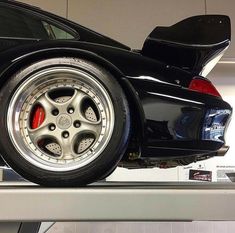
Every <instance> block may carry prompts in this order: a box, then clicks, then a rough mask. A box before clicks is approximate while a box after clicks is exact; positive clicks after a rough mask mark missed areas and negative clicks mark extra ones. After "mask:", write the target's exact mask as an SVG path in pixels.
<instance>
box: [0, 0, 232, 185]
mask: <svg viewBox="0 0 235 233" xmlns="http://www.w3.org/2000/svg"><path fill="white" fill-rule="evenodd" d="M229 43H230V20H229V18H228V17H227V16H223V15H202V16H195V17H191V18H188V19H185V20H183V21H181V22H179V23H177V24H175V25H173V26H171V27H157V28H155V29H154V30H153V31H152V32H151V34H150V35H149V36H148V38H147V39H146V40H145V42H144V45H143V48H142V50H132V49H130V48H128V47H127V46H125V45H123V44H121V43H119V42H117V41H115V40H112V39H110V38H108V37H106V36H103V35H100V34H98V33H96V32H94V31H91V30H89V29H87V28H85V27H83V26H80V25H78V24H76V23H73V22H71V21H69V20H66V19H64V18H61V17H59V16H56V15H53V14H51V13H48V12H45V11H42V10H40V9H38V8H35V7H32V6H29V5H25V4H22V3H19V2H15V1H0V61H1V62H0V88H1V91H0V105H1V111H0V126H1V134H0V135H1V136H0V153H1V155H2V157H3V159H4V161H5V162H6V163H7V164H8V165H9V166H10V167H12V168H13V169H14V170H15V171H16V172H18V173H19V174H20V175H22V176H23V177H25V178H26V179H28V180H30V181H33V182H36V183H38V184H42V185H46V186H75V185H84V184H87V183H90V182H93V181H96V180H99V179H103V178H105V177H106V176H108V175H109V174H110V173H111V172H112V171H113V170H114V169H115V168H116V167H117V166H123V167H126V168H148V167H155V166H158V167H161V168H168V167H173V166H178V165H186V164H189V163H191V162H194V161H198V160H203V159H207V158H210V157H213V156H217V155H224V154H225V153H226V151H227V149H228V147H227V146H225V140H224V135H225V131H226V128H227V125H228V122H229V120H230V118H231V113H232V108H231V106H230V105H229V104H228V103H226V102H224V101H223V99H222V97H221V96H220V94H219V92H218V91H217V90H216V88H215V87H214V86H213V84H212V83H211V82H210V81H209V80H208V79H206V78H205V77H203V76H206V75H207V73H208V72H209V71H210V70H211V69H212V68H213V66H214V65H215V64H216V62H217V61H218V60H219V58H220V57H221V56H222V55H223V53H224V51H225V50H226V48H227V47H228V46H229Z"/></svg>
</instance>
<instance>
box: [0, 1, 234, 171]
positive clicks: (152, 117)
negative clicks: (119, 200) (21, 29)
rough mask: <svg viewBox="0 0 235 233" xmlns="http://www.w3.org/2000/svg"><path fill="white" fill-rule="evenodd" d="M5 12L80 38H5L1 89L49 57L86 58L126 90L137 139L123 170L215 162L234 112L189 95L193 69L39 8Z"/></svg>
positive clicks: (0, 45) (0, 53)
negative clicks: (36, 19) (37, 18)
mask: <svg viewBox="0 0 235 233" xmlns="http://www.w3.org/2000/svg"><path fill="white" fill-rule="evenodd" d="M2 6H10V7H13V8H17V9H20V10H22V11H27V12H28V13H30V14H37V16H40V17H43V18H46V19H47V20H49V21H51V22H54V23H56V24H60V26H63V27H65V28H66V29H67V30H70V31H71V32H73V33H74V35H75V37H76V38H75V39H74V40H54V41H50V40H41V39H38V38H31V39H26V38H1V32H0V61H2V62H1V63H0V86H3V85H4V83H5V81H6V80H7V79H8V78H10V77H11V75H12V74H13V73H15V72H16V71H17V70H19V69H20V68H22V67H25V66H27V65H28V64H30V63H33V62H35V61H38V60H42V59H45V58H49V57H63V56H70V57H75V58H85V59H87V60H90V61H93V62H95V63H97V64H99V65H101V66H103V67H105V68H106V69H107V70H109V71H110V72H112V73H113V75H114V76H115V78H116V79H117V80H118V82H119V83H120V84H121V86H122V87H123V89H124V91H125V94H126V96H127V99H128V102H129V106H130V109H131V119H132V133H131V140H130V144H129V148H128V150H127V152H126V154H125V156H124V157H123V165H124V166H127V167H132V166H134V165H133V164H136V165H135V166H136V167H148V166H155V165H158V166H159V165H161V163H162V162H161V161H172V160H174V161H177V164H180V163H182V162H178V161H179V160H184V161H185V158H192V159H193V160H197V159H203V158H207V157H210V156H214V155H216V154H217V152H218V151H219V150H220V149H221V148H223V147H224V145H225V141H224V133H225V130H226V127H227V124H228V121H229V119H230V117H231V113H232V109H231V106H230V105H229V104H228V103H226V102H224V101H223V100H222V99H221V98H219V97H214V96H211V95H207V94H201V93H198V92H195V91H191V90H189V89H188V88H187V87H188V86H189V83H190V81H191V80H192V78H193V77H194V75H195V70H194V69H192V68H187V69H183V68H182V67H180V66H179V65H176V64H172V63H171V62H168V61H167V60H164V59H162V60H158V59H156V58H155V57H153V56H148V54H146V53H145V52H143V51H144V50H142V51H132V50H130V48H128V47H127V46H125V45H122V44H120V43H119V42H116V41H114V40H112V39H110V38H108V37H105V36H103V35H100V34H98V33H96V32H93V31H91V30H89V29H86V28H84V27H82V26H80V25H77V24H75V23H73V22H70V21H68V20H65V19H63V18H61V17H58V16H55V15H52V14H50V13H47V12H44V11H41V10H40V9H38V8H32V7H30V6H28V5H24V4H21V3H17V2H15V1H14V2H12V1H1V2H0V8H1V7H2ZM226 43H229V40H227V41H226ZM174 46H176V47H177V45H174ZM221 48H223V49H224V46H222V47H221ZM166 51H168V50H166ZM197 51H199V52H200V53H203V48H202V49H201V50H200V48H199V47H198V48H197ZM213 51H214V53H213ZM168 52H170V50H169V51H168ZM210 52H212V53H213V56H216V54H217V53H218V51H216V52H215V50H213V49H211V50H210ZM168 55H169V56H171V52H170V53H169V54H168ZM213 56H212V57H213ZM203 59H204V61H205V62H207V61H206V60H205V57H204V58H203ZM190 161H191V160H190Z"/></svg>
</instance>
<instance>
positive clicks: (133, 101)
mask: <svg viewBox="0 0 235 233" xmlns="http://www.w3.org/2000/svg"><path fill="white" fill-rule="evenodd" d="M55 57H75V58H82V59H86V60H89V61H91V62H94V63H96V64H98V65H100V66H102V67H103V68H105V69H106V70H108V71H109V72H110V73H112V75H113V76H114V77H115V78H116V80H117V81H118V82H119V84H120V85H121V87H122V88H123V90H124V92H125V94H126V97H127V100H128V103H129V107H130V110H131V119H132V122H133V126H134V127H132V135H133V136H134V137H135V139H134V141H136V140H137V141H138V143H136V147H137V144H138V147H139V145H142V144H143V138H144V125H145V115H144V111H143V107H142V105H141V102H140V99H139V97H138V94H137V92H136V91H135V89H134V87H133V86H132V84H131V83H130V82H129V81H128V79H127V78H126V77H125V75H124V74H123V73H122V72H121V71H120V70H119V69H118V68H117V67H116V66H115V65H113V64H112V63H111V62H109V61H108V60H106V59H104V58H103V57H101V56H99V55H97V54H95V53H93V52H89V51H85V50H80V49H75V48H61V47H60V48H47V49H42V50H37V51H33V52H31V53H28V54H25V55H23V56H20V57H18V58H17V59H15V60H13V61H12V62H11V64H10V65H9V66H8V67H7V68H6V69H5V70H4V71H3V72H2V73H1V74H0V77H1V85H4V82H6V80H7V79H8V78H9V77H11V75H12V74H14V73H15V72H17V71H18V70H20V69H21V68H23V67H25V66H27V65H28V64H32V63H34V62H37V61H40V60H42V59H48V58H55ZM138 149H139V148H138ZM140 149H141V148H140Z"/></svg>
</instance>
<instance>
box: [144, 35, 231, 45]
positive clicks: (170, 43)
mask: <svg viewBox="0 0 235 233" xmlns="http://www.w3.org/2000/svg"><path fill="white" fill-rule="evenodd" d="M147 39H148V40H151V41H155V42H159V43H162V44H169V45H173V46H174V45H176V46H182V47H188V48H191V47H195V48H196V47H198V48H210V47H217V46H221V45H223V46H224V45H225V44H226V43H227V45H230V43H231V40H230V39H227V40H224V41H221V42H219V43H216V44H210V45H202V44H184V43H180V42H172V41H168V40H163V39H155V38H152V37H147Z"/></svg>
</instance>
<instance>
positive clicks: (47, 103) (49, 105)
mask: <svg viewBox="0 0 235 233" xmlns="http://www.w3.org/2000/svg"><path fill="white" fill-rule="evenodd" d="M37 103H39V104H41V105H42V107H43V108H44V110H45V112H46V115H48V113H49V112H52V110H53V109H55V108H57V107H58V104H57V103H56V102H55V101H53V100H52V99H51V98H50V97H49V96H48V93H45V94H43V95H42V96H41V97H39V98H38V100H37Z"/></svg>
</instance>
